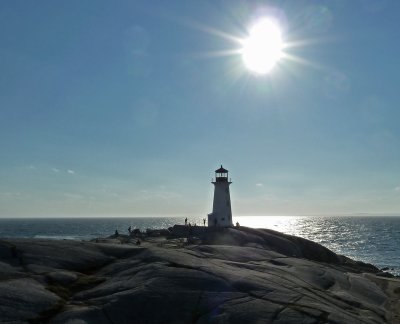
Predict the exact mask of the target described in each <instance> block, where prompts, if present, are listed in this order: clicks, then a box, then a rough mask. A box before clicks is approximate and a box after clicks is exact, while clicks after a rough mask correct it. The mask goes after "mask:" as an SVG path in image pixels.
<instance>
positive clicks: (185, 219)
mask: <svg viewBox="0 0 400 324" xmlns="http://www.w3.org/2000/svg"><path fill="white" fill-rule="evenodd" d="M186 225H187V217H186V218H185V226H186Z"/></svg>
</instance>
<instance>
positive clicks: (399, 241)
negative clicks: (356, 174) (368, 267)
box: [0, 216, 400, 275]
mask: <svg viewBox="0 0 400 324" xmlns="http://www.w3.org/2000/svg"><path fill="white" fill-rule="evenodd" d="M233 221H234V223H236V222H239V223H240V225H243V226H249V227H255V228H269V229H273V230H276V231H279V232H283V233H286V234H291V235H296V236H300V237H304V238H306V239H309V240H312V241H314V242H317V243H320V244H322V245H324V246H326V247H327V248H329V249H331V250H332V251H334V252H336V253H338V254H342V255H345V256H348V257H350V258H352V259H355V260H359V261H363V262H367V263H372V264H374V265H375V266H377V267H378V268H389V269H390V270H389V271H390V272H391V273H393V274H396V275H400V217H384V216H381V217H316V216H301V217H300V216H279V217H278V216H241V217H234V219H233ZM188 222H191V223H192V224H193V225H194V224H195V223H196V225H197V226H203V218H190V217H188ZM183 223H184V218H183V217H102V218H97V217H96V218H93V217H90V218H89V217H87V218H25V219H18V218H16V219H4V218H3V219H1V218H0V237H1V238H5V237H9V238H11V237H23V238H49V239H78V240H90V239H93V238H96V237H105V236H109V235H111V234H114V232H115V230H118V232H119V233H122V234H127V233H128V227H129V226H131V228H132V229H134V228H139V229H140V230H142V231H143V230H146V229H147V228H150V229H154V228H168V227H171V226H173V225H174V224H183Z"/></svg>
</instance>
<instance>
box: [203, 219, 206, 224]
mask: <svg viewBox="0 0 400 324" xmlns="http://www.w3.org/2000/svg"><path fill="white" fill-rule="evenodd" d="M203 225H204V226H206V219H205V218H203Z"/></svg>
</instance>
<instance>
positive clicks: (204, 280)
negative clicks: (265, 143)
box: [0, 225, 400, 324]
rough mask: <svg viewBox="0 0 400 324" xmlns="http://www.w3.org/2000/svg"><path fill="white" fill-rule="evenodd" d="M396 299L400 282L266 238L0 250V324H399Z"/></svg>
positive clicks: (198, 233)
mask: <svg viewBox="0 0 400 324" xmlns="http://www.w3.org/2000/svg"><path fill="white" fill-rule="evenodd" d="M136 234H138V233H136ZM138 239H139V240H140V242H141V244H140V245H137V244H136V243H137V240H138ZM399 299H400V279H399V278H394V277H391V276H390V275H388V274H386V273H385V272H381V271H379V269H377V268H376V267H374V266H373V265H369V264H365V263H362V262H357V261H353V260H351V259H349V258H346V257H344V256H340V255H337V254H335V253H333V252H332V251H330V250H328V249H327V248H325V247H323V246H321V245H319V244H317V243H314V242H312V241H309V240H305V239H302V238H299V237H295V236H290V235H285V234H282V233H279V232H275V231H272V230H267V229H251V228H246V227H239V228H227V229H219V230H210V229H208V228H205V227H197V228H196V227H191V228H188V227H187V226H178V225H176V226H174V227H173V228H170V229H169V230H160V231H151V232H148V233H146V234H138V236H133V235H132V236H125V235H112V236H110V237H108V238H99V239H97V240H95V241H92V242H87V241H72V240H58V241H56V240H42V239H2V240H0V322H1V323H100V324H101V323H400V300H399Z"/></svg>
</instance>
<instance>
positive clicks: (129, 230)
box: [128, 226, 132, 234]
mask: <svg viewBox="0 0 400 324" xmlns="http://www.w3.org/2000/svg"><path fill="white" fill-rule="evenodd" d="M128 232H129V234H131V232H132V227H131V226H129V227H128Z"/></svg>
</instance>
